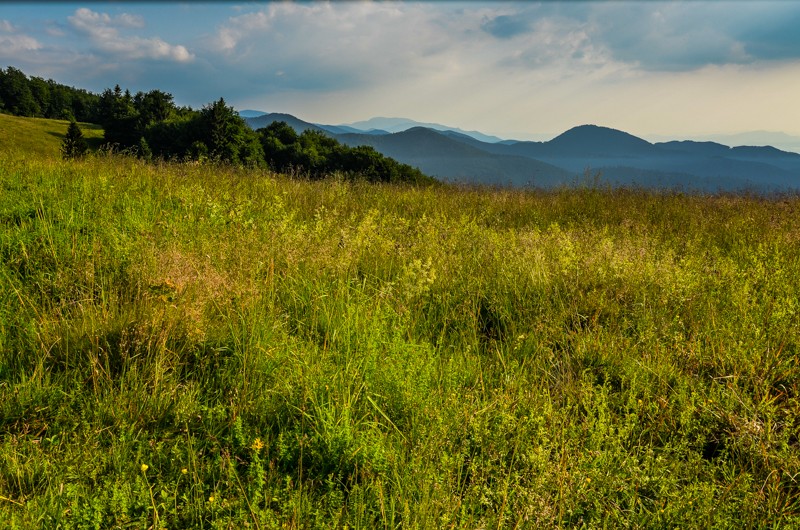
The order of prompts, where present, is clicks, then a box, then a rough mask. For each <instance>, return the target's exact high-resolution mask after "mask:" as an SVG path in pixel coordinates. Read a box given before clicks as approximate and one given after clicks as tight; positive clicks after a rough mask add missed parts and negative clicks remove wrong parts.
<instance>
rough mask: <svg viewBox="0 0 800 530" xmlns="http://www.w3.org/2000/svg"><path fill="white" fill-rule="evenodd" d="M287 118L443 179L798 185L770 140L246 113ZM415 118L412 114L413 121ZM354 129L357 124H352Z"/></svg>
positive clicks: (255, 123) (791, 163) (264, 119)
mask: <svg viewBox="0 0 800 530" xmlns="http://www.w3.org/2000/svg"><path fill="white" fill-rule="evenodd" d="M273 121H285V122H286V123H288V124H289V125H290V126H292V127H293V128H294V129H295V130H297V131H298V132H302V131H304V130H307V129H312V130H317V131H322V132H324V133H325V134H329V135H330V136H332V137H334V138H336V139H338V140H339V141H341V142H342V143H345V144H347V145H351V146H354V145H369V146H372V147H374V148H375V149H376V150H377V151H379V152H381V153H383V154H384V155H387V156H390V157H392V158H394V159H396V160H398V161H399V162H403V163H406V164H410V165H412V166H415V167H418V168H419V169H421V170H422V171H423V172H424V173H427V174H429V175H432V176H435V177H438V178H441V179H446V180H460V181H467V182H476V183H483V184H496V185H509V184H510V185H514V186H525V185H531V184H532V185H534V186H540V187H552V186H557V185H562V184H565V185H566V184H572V183H574V182H575V181H576V179H577V180H578V181H582V180H584V179H585V178H586V177H585V176H586V175H588V176H589V179H590V180H592V176H593V175H599V179H600V182H603V183H608V184H612V185H638V186H643V187H658V188H665V187H683V188H688V189H697V190H705V191H718V190H731V191H733V190H739V189H744V188H748V189H751V190H760V191H776V190H789V189H800V154H798V153H790V152H786V151H781V150H779V149H776V148H774V147H769V146H765V147H750V146H741V147H728V146H726V145H722V144H719V143H715V142H695V141H669V142H661V143H656V144H653V143H650V142H648V141H646V140H643V139H641V138H638V137H636V136H634V135H631V134H628V133H626V132H623V131H619V130H616V129H611V128H608V127H601V126H597V125H580V126H577V127H573V128H572V129H569V130H568V131H566V132H564V133H563V134H561V135H559V136H556V137H555V138H553V139H552V140H550V141H547V142H528V141H513V140H504V141H501V142H484V141H481V140H479V139H477V138H475V137H474V136H473V135H471V134H468V132H466V131H460V130H456V129H452V128H450V129H447V130H434V129H433V128H430V127H421V126H415V127H411V128H408V129H405V130H402V131H400V132H396V133H388V132H386V130H385V129H380V130H375V129H372V130H370V131H360V130H359V129H358V128H357V127H356V126H369V125H382V126H384V127H389V128H400V127H401V126H403V124H408V123H409V122H410V121H411V120H403V119H401V118H374V119H373V120H369V121H367V122H357V123H356V124H352V125H337V126H331V125H317V124H313V123H308V122H305V121H303V120H299V119H297V118H295V117H294V116H291V115H289V114H277V113H273V114H267V115H264V116H260V117H257V118H248V119H247V122H248V123H249V124H250V126H251V127H254V128H260V127H265V126H267V125H269V124H270V123H272V122H273ZM415 123H416V122H415ZM354 131H358V132H354Z"/></svg>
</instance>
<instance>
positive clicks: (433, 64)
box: [0, 0, 800, 138]
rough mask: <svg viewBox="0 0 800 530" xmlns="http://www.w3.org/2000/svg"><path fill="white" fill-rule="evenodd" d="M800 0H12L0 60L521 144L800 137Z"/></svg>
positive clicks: (185, 98) (191, 98) (185, 97)
mask: <svg viewBox="0 0 800 530" xmlns="http://www.w3.org/2000/svg"><path fill="white" fill-rule="evenodd" d="M797 28H800V2H792V1H788V0H787V1H778V2H767V1H758V2H748V1H743V0H737V1H731V2H726V1H714V2H701V1H690V2H578V1H572V2H544V3H533V2H510V3H501V2H479V1H470V2H464V3H459V2H414V3H412V2H396V1H394V2H369V1H363V2H334V3H328V2H297V3H289V2H271V3H264V2H261V3H235V2H226V3H214V2H201V3H189V2H184V3H177V2H176V3H163V2H162V3H146V2H138V3H136V2H134V3H124V2H113V3H105V2H84V3H71V2H56V3H4V4H0V66H2V67H5V66H8V65H12V66H15V67H18V68H20V69H22V70H23V71H24V72H26V73H28V74H29V75H37V76H42V77H45V78H53V79H55V80H57V81H59V82H63V83H66V84H70V85H74V86H79V87H84V88H88V89H90V90H93V91H101V90H103V89H104V88H106V87H111V86H113V85H114V84H116V83H119V84H120V85H122V86H123V87H129V88H130V89H131V90H133V91H136V90H149V89H152V88H160V89H163V90H167V91H169V92H171V93H172V94H173V95H174V96H175V99H176V101H177V102H178V103H179V104H186V105H191V106H194V107H200V106H202V105H203V104H205V103H208V102H210V101H212V100H215V99H217V98H219V97H224V98H225V99H226V101H228V102H229V103H231V104H233V105H234V106H236V107H237V108H239V109H250V108H252V109H260V110H265V111H269V112H288V113H291V114H294V115H296V116H298V117H300V118H302V119H305V120H307V121H314V122H319V123H330V124H338V123H349V122H354V121H359V120H364V119H367V118H370V117H373V116H402V117H408V118H412V119H416V120H419V121H428V122H439V123H445V124H448V125H452V126H457V127H461V128H463V129H476V130H480V131H483V132H486V133H489V134H495V135H498V136H502V137H514V138H526V137H528V138H537V137H540V136H538V135H544V136H547V135H551V136H552V135H553V134H557V133H560V132H562V131H564V130H566V129H568V128H570V127H572V126H575V125H579V124H584V123H595V124H599V125H605V126H609V127H615V128H618V129H622V130H625V131H628V132H631V133H633V134H637V135H639V136H642V137H645V138H647V137H656V136H659V135H661V136H672V137H679V138H683V137H696V136H700V135H713V134H736V133H741V132H745V131H756V130H762V131H782V132H785V133H788V134H792V135H800V104H798V101H797V94H800V31H798V29H797Z"/></svg>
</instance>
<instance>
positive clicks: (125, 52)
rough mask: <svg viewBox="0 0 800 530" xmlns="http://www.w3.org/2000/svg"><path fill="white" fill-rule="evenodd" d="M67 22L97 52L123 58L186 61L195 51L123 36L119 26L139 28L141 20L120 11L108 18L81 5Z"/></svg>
mask: <svg viewBox="0 0 800 530" xmlns="http://www.w3.org/2000/svg"><path fill="white" fill-rule="evenodd" d="M68 20H69V23H70V24H71V25H72V27H73V28H75V29H76V30H78V31H79V32H81V33H83V34H85V35H87V36H89V38H90V39H91V41H92V43H93V44H94V45H95V46H96V47H97V49H98V50H99V51H100V52H103V53H107V54H111V55H114V56H116V57H117V58H122V59H133V60H135V59H156V60H169V61H175V62H188V61H191V60H193V59H194V54H192V53H191V52H189V50H188V49H186V47H185V46H181V45H173V44H169V43H168V42H165V41H164V40H162V39H161V38H158V37H151V38H143V37H137V36H124V35H122V34H121V33H120V31H119V28H142V27H144V19H142V17H140V16H136V15H130V14H127V13H123V14H122V15H119V16H116V17H111V16H109V15H108V14H107V13H97V12H95V11H92V10H91V9H87V8H85V7H84V8H80V9H78V10H77V11H75V14H74V15H72V16H70V17H68Z"/></svg>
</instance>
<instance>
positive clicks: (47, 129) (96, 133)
mask: <svg viewBox="0 0 800 530" xmlns="http://www.w3.org/2000/svg"><path fill="white" fill-rule="evenodd" d="M79 125H80V127H81V131H82V132H83V136H84V137H85V138H86V141H87V143H88V144H89V148H90V149H97V148H98V147H100V145H101V144H102V143H103V129H102V128H101V127H100V126H99V125H95V124H92V123H80V124H79ZM67 127H69V122H68V121H66V120H48V119H44V118H22V117H19V116H10V115H8V114H0V151H3V152H8V153H16V154H18V155H25V156H46V157H49V156H60V153H61V141H62V140H63V139H64V135H65V134H66V132H67Z"/></svg>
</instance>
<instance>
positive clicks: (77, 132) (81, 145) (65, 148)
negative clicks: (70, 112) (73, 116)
mask: <svg viewBox="0 0 800 530" xmlns="http://www.w3.org/2000/svg"><path fill="white" fill-rule="evenodd" d="M88 149H89V146H88V145H87V143H86V138H84V137H83V133H82V132H81V128H80V127H78V124H77V123H76V122H74V121H72V122H70V123H69V127H68V128H67V135H66V136H65V137H64V141H63V142H61V154H62V156H63V157H64V158H65V159H70V158H80V157H82V156H83V155H85V154H86V151H87V150H88Z"/></svg>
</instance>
